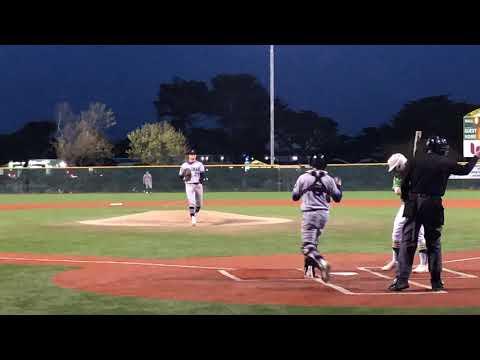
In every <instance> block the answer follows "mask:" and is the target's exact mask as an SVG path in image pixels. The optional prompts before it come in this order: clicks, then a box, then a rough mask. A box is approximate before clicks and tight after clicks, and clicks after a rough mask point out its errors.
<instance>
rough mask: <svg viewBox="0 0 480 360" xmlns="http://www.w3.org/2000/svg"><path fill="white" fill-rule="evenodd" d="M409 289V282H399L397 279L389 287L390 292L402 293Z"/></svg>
mask: <svg viewBox="0 0 480 360" xmlns="http://www.w3.org/2000/svg"><path fill="white" fill-rule="evenodd" d="M409 287H410V285H408V281H407V282H404V281H399V280H398V279H397V278H395V279H394V280H393V282H392V283H391V284H390V286H389V287H388V290H390V291H402V290H405V289H408V288H409Z"/></svg>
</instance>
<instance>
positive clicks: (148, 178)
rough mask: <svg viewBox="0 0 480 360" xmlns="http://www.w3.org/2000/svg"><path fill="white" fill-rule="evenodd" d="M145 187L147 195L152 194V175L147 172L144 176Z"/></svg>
mask: <svg viewBox="0 0 480 360" xmlns="http://www.w3.org/2000/svg"><path fill="white" fill-rule="evenodd" d="M143 185H144V186H145V193H147V194H151V193H152V175H151V174H150V173H149V172H148V171H147V172H146V173H145V174H144V175H143Z"/></svg>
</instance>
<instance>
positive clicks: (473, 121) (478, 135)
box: [463, 109, 480, 158]
mask: <svg viewBox="0 0 480 360" xmlns="http://www.w3.org/2000/svg"><path fill="white" fill-rule="evenodd" d="M479 148H480V109H477V110H474V111H472V112H471V113H468V114H467V115H465V116H464V117H463V156H464V157H467V158H468V157H473V155H474V154H475V150H476V149H479Z"/></svg>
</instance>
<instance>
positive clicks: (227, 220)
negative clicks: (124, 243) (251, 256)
mask: <svg viewBox="0 0 480 360" xmlns="http://www.w3.org/2000/svg"><path fill="white" fill-rule="evenodd" d="M79 222H80V223H81V224H87V225H102V226H136V227H152V226H153V227H157V226H163V227H185V226H189V227H191V226H192V225H191V222H190V215H189V214H188V211H186V210H169V211H147V212H144V213H141V214H133V215H125V216H118V217H112V218H108V219H99V220H87V221H79ZM287 222H291V220H289V219H281V218H270V217H257V216H248V215H240V214H232V213H225V212H219V211H201V212H200V214H199V216H198V223H197V226H199V227H205V226H212V225H217V226H218V225H221V226H229V225H235V226H238V225H270V224H281V223H287Z"/></svg>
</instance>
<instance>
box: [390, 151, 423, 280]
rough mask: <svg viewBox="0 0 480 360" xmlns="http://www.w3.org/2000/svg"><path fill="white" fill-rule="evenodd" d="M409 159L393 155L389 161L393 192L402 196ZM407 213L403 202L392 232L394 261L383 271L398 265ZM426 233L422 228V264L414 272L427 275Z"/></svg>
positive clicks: (401, 155)
mask: <svg viewBox="0 0 480 360" xmlns="http://www.w3.org/2000/svg"><path fill="white" fill-rule="evenodd" d="M407 161H408V160H407V158H406V157H405V156H404V155H403V154H399V153H397V154H393V155H392V156H390V158H389V159H388V172H393V174H394V176H393V187H392V189H393V191H394V192H395V194H397V195H398V196H400V195H401V194H402V192H401V185H402V179H403V177H404V176H405V169H406V167H407ZM404 211H405V203H404V202H403V201H402V205H401V206H400V208H399V209H398V212H397V215H396V216H395V220H394V222H393V231H392V250H393V252H392V260H391V261H390V262H389V263H388V264H386V265H385V266H384V267H382V270H384V271H388V270H392V269H393V268H394V267H396V266H397V264H398V253H399V252H400V241H401V240H402V234H403V226H404V225H405V223H406V222H407V218H405V217H404V216H403V212H404ZM424 234H425V232H424V229H423V226H422V227H421V228H420V232H419V235H418V249H419V252H418V256H419V258H420V264H419V265H418V266H417V267H416V268H415V269H414V270H413V272H415V273H427V272H428V259H427V245H426V243H425V235H424Z"/></svg>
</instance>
